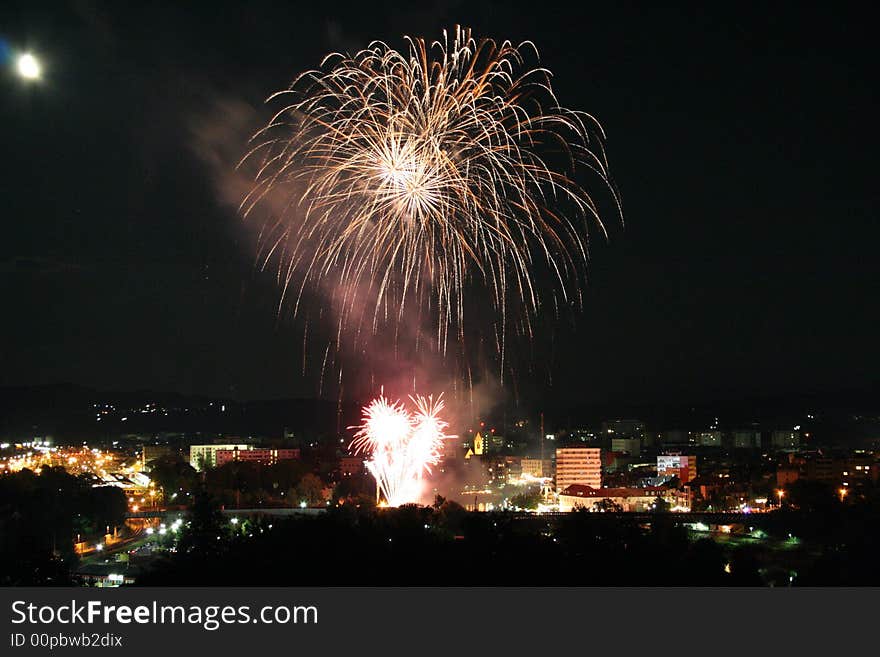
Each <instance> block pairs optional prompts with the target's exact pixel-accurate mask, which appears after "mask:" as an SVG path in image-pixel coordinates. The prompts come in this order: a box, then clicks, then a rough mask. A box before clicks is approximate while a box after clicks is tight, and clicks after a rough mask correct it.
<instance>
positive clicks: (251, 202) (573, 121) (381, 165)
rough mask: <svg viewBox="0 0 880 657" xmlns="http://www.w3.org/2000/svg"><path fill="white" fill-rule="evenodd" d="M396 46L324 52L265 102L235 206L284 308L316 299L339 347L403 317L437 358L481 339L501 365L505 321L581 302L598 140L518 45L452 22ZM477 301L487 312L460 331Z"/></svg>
mask: <svg viewBox="0 0 880 657" xmlns="http://www.w3.org/2000/svg"><path fill="white" fill-rule="evenodd" d="M406 42H407V48H406V49H405V50H404V51H398V50H395V49H393V48H391V47H390V46H388V45H386V44H384V43H381V42H374V43H372V44H371V45H370V46H369V47H368V48H367V49H365V50H361V51H359V52H357V53H355V54H354V55H345V54H338V53H336V54H331V55H329V56H328V57H326V58H325V59H324V61H323V62H322V64H321V67H320V69H319V70H313V71H309V72H306V73H304V74H302V75H300V76H299V77H298V78H297V79H296V80H295V81H294V83H293V85H292V86H291V88H290V89H288V90H286V91H283V92H279V93H278V94H275V95H274V96H272V97H271V98H270V100H279V101H282V102H283V107H282V108H281V109H280V110H279V111H278V112H277V113H276V114H275V116H274V117H273V118H272V120H271V121H270V122H269V124H268V125H267V126H266V127H265V128H264V129H262V130H261V131H259V132H258V133H257V134H256V135H255V136H254V137H253V140H252V148H251V150H250V152H249V153H248V154H247V155H246V156H245V161H247V162H249V163H251V164H255V165H256V174H255V182H254V186H253V188H252V190H251V191H250V193H249V194H248V195H247V196H246V198H245V200H244V202H243V203H242V211H243V212H244V214H245V215H250V214H251V213H252V212H253V211H254V209H255V208H256V207H257V206H260V207H263V209H264V210H265V213H266V214H267V215H268V219H266V221H265V224H264V225H263V226H262V231H261V238H262V252H261V260H262V262H263V265H264V266H265V265H268V264H269V263H270V262H277V263H278V278H279V283H280V285H281V287H282V289H283V290H284V294H283V295H282V298H283V297H284V295H288V298H289V299H291V300H292V303H293V312H294V314H297V313H300V312H302V309H301V308H300V305H301V301H302V298H303V293H304V290H306V289H307V288H310V289H314V290H318V291H321V293H322V294H323V295H325V296H326V299H327V303H326V304H325V305H326V307H328V308H332V310H333V311H334V313H335V317H336V319H337V321H338V326H337V328H336V336H335V338H333V339H332V340H331V342H334V343H335V347H336V349H337V350H338V349H339V348H340V347H341V346H342V345H341V342H342V341H343V335H344V334H345V335H351V336H353V343H352V345H351V346H352V347H353V348H354V350H355V352H364V351H368V347H367V346H366V342H367V340H368V339H369V338H370V337H371V336H374V335H381V336H382V337H383V339H386V340H388V341H393V342H394V343H395V345H396V344H397V340H398V338H399V337H400V329H401V325H402V324H405V325H406V328H404V331H405V332H409V333H414V334H415V335H414V336H412V339H413V341H414V342H415V343H416V345H417V348H421V347H422V346H427V345H430V346H431V347H432V348H433V349H434V350H435V351H436V352H438V353H440V354H443V355H445V354H446V353H447V349H448V347H449V345H450V344H456V345H458V346H459V349H458V350H457V351H458V355H461V356H464V357H465V359H466V353H467V350H468V349H467V343H468V342H470V345H471V346H472V345H473V344H475V343H479V345H480V346H479V347H478V348H479V349H480V350H481V351H482V352H488V353H490V354H493V358H494V355H495V354H497V355H498V357H499V359H500V371H501V372H502V374H503V372H504V370H505V364H504V357H505V348H506V343H507V337H508V335H509V333H511V331H512V332H514V333H515V334H516V335H522V336H526V337H531V335H532V332H533V327H534V325H535V322H536V318H537V317H538V316H539V315H538V314H539V312H545V313H546V312H550V313H553V314H558V313H559V311H560V309H562V308H566V307H570V306H579V305H580V304H581V288H582V283H583V282H584V278H585V275H586V263H587V237H588V232H587V229H588V227H589V224H590V223H595V224H596V225H598V226H599V227H600V228H601V229H602V230H603V232H604V226H603V224H602V222H601V220H600V216H599V210H598V206H597V205H596V203H594V201H593V199H592V197H591V196H590V194H588V193H587V191H586V190H585V189H583V188H582V187H581V186H580V185H579V184H578V183H576V182H575V180H574V177H575V174H576V173H577V172H578V171H580V170H588V171H591V172H593V174H594V177H595V178H597V179H598V180H599V181H600V183H601V186H602V187H603V188H604V189H606V190H608V191H609V192H610V195H611V197H612V198H613V201H614V203H615V205H616V207H617V210H618V211H620V204H619V201H618V197H617V194H616V191H615V189H614V187H613V184H612V182H611V178H610V175H609V171H608V164H607V161H606V158H605V152H604V145H603V143H604V134H603V132H602V129H601V127H600V125H599V124H598V122H597V121H596V120H595V119H594V118H593V117H591V116H590V115H588V114H585V113H582V112H577V111H571V110H568V109H565V108H563V107H561V106H560V105H559V103H558V102H557V99H556V97H555V95H554V92H553V90H552V87H551V85H550V73H549V71H547V70H546V69H543V68H540V67H530V66H529V65H528V64H527V60H529V59H534V60H535V61H537V51H536V49H535V47H534V46H533V45H532V44H531V43H529V42H526V43H523V44H521V45H519V46H514V45H513V44H511V43H510V42H508V41H505V42H502V43H498V42H495V41H493V40H490V39H480V40H477V39H475V38H474V37H472V36H471V32H470V31H469V30H464V29H461V28H456V31H455V33H454V34H453V35H452V38H451V39H450V37H449V36H448V35H447V34H446V33H445V32H444V35H443V39H442V40H441V41H435V42H433V43H430V44H429V43H428V42H426V41H425V40H424V39H421V38H410V37H407V39H406ZM279 198H280V199H282V206H281V209H280V210H279V209H278V206H279ZM269 199H271V201H270V200H269ZM266 206H268V208H267V207H266ZM539 272H545V273H546V274H547V275H549V278H550V279H551V280H552V281H553V282H552V283H551V284H548V285H544V284H539V282H538V280H539V279H538V273H539ZM477 292H479V293H477ZM466 306H467V307H468V309H469V310H468V312H466ZM474 308H488V309H490V310H491V312H492V315H493V320H492V321H491V322H490V323H489V324H488V325H485V324H484V322H475V321H471V322H470V323H468V325H467V327H466V317H468V315H469V313H473V311H474ZM323 310H324V308H322V309H321V311H322V312H323ZM407 315H408V317H407ZM472 320H473V318H472ZM413 324H415V325H417V326H418V327H419V328H417V329H416V330H415V331H412V330H411V326H412V325H413ZM423 326H425V327H427V330H423V329H422V328H421V327H423ZM389 329H390V330H389ZM328 349H329V345H328ZM326 364H327V357H326V352H325V358H324V363H323V365H322V368H323V367H325V366H326ZM466 367H467V366H466ZM322 371H323V370H322ZM466 378H467V377H466Z"/></svg>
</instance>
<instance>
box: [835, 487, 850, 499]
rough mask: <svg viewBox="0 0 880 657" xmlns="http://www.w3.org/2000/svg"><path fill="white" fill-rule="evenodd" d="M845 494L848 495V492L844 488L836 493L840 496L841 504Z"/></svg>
mask: <svg viewBox="0 0 880 657" xmlns="http://www.w3.org/2000/svg"><path fill="white" fill-rule="evenodd" d="M847 493H849V490H847V489H846V488H841V489H840V490H838V491H837V494H838V495H840V501H841V502H843V499H844V498H845V497H846V495H847Z"/></svg>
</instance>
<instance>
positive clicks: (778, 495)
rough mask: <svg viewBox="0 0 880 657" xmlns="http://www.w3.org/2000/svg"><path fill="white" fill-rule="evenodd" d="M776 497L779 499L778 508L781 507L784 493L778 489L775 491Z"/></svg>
mask: <svg viewBox="0 0 880 657" xmlns="http://www.w3.org/2000/svg"><path fill="white" fill-rule="evenodd" d="M776 496H777V497H778V498H779V506H780V507H782V498H783V497H785V491H784V490H782V489H781V488H780V489H779V490H777V491H776Z"/></svg>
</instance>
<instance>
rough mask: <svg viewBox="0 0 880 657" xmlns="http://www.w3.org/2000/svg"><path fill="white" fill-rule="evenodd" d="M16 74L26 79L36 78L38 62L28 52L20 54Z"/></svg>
mask: <svg viewBox="0 0 880 657" xmlns="http://www.w3.org/2000/svg"><path fill="white" fill-rule="evenodd" d="M18 74H19V75H21V77H23V78H25V79H26V80H36V79H37V78H38V77H40V62H38V61H37V58H36V57H34V56H33V55H32V54H30V53H25V54H23V55H20V56H19V58H18Z"/></svg>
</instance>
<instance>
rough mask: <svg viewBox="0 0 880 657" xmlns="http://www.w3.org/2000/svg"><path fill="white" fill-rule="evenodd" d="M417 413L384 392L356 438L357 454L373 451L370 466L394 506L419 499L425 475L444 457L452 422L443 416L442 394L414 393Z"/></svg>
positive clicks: (369, 408)
mask: <svg viewBox="0 0 880 657" xmlns="http://www.w3.org/2000/svg"><path fill="white" fill-rule="evenodd" d="M410 400H411V401H412V403H413V404H414V405H415V412H413V413H410V412H408V411H407V410H406V408H405V407H404V406H403V404H401V403H400V402H391V401H390V400H388V399H387V398H386V397H385V396H384V395H380V396H379V397H378V398H377V399H374V400H373V401H372V402H370V403H369V404H368V405H367V406H365V407H364V410H363V423H362V424H361V425H360V426H359V427H351V428H356V429H358V431H357V433H356V434H355V436H354V441H353V442H352V443H351V449H352V451H354V453H355V454H358V453H364V454H366V455H368V457H369V458H368V459H367V461H366V465H367V468H368V469H369V471H370V473H371V474H372V475H373V477H375V478H376V485H377V486H378V488H379V490H380V491H381V493H382V496H383V497H384V498H385V501H386V503H387V504H388V505H389V506H400V505H401V504H407V503H410V502H418V500H419V497H420V495H421V481H422V476H423V475H425V474H428V473H430V472H431V466H433V465H435V464H436V463H437V462H438V461H439V459H440V455H441V452H442V448H443V440H444V439H446V438H454V436H448V435H446V433H445V431H446V428H447V427H448V426H449V425H448V424H447V423H446V422H445V421H443V420H441V419H440V417H439V414H440V411H442V410H443V399H442V395H441V397H439V398H438V399H437V401H436V402H435V401H434V399H433V398H432V397H418V396H416V397H410Z"/></svg>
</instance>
